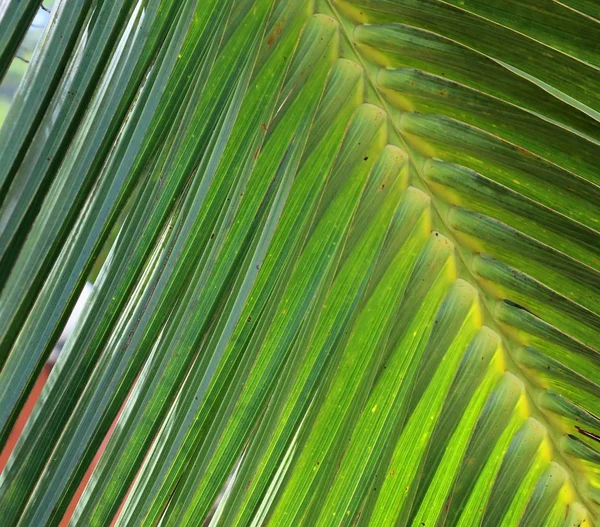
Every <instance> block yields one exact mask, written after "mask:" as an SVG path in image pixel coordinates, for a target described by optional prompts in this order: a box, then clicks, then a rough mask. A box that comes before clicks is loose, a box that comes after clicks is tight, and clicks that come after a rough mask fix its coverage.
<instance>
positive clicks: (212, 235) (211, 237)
mask: <svg viewBox="0 0 600 527" xmlns="http://www.w3.org/2000/svg"><path fill="white" fill-rule="evenodd" d="M214 237H215V233H214V232H213V233H212V234H211V235H210V239H211V240H212V239H213V238H214Z"/></svg>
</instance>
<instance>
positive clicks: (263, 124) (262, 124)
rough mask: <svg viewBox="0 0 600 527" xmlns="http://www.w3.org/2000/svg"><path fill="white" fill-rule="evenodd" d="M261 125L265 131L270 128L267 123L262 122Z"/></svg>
mask: <svg viewBox="0 0 600 527" xmlns="http://www.w3.org/2000/svg"><path fill="white" fill-rule="evenodd" d="M260 126H261V128H262V129H263V130H264V131H265V132H266V131H267V130H268V128H267V125H266V124H265V123H260Z"/></svg>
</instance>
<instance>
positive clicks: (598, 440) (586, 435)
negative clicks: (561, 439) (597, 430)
mask: <svg viewBox="0 0 600 527" xmlns="http://www.w3.org/2000/svg"><path fill="white" fill-rule="evenodd" d="M575 428H576V429H577V431H578V432H579V433H580V434H581V435H584V436H585V437H588V438H590V439H593V440H594V441H597V442H598V443H600V436H597V435H596V434H592V433H591V432H588V431H587V430H584V429H583V428H581V427H579V426H575Z"/></svg>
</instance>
